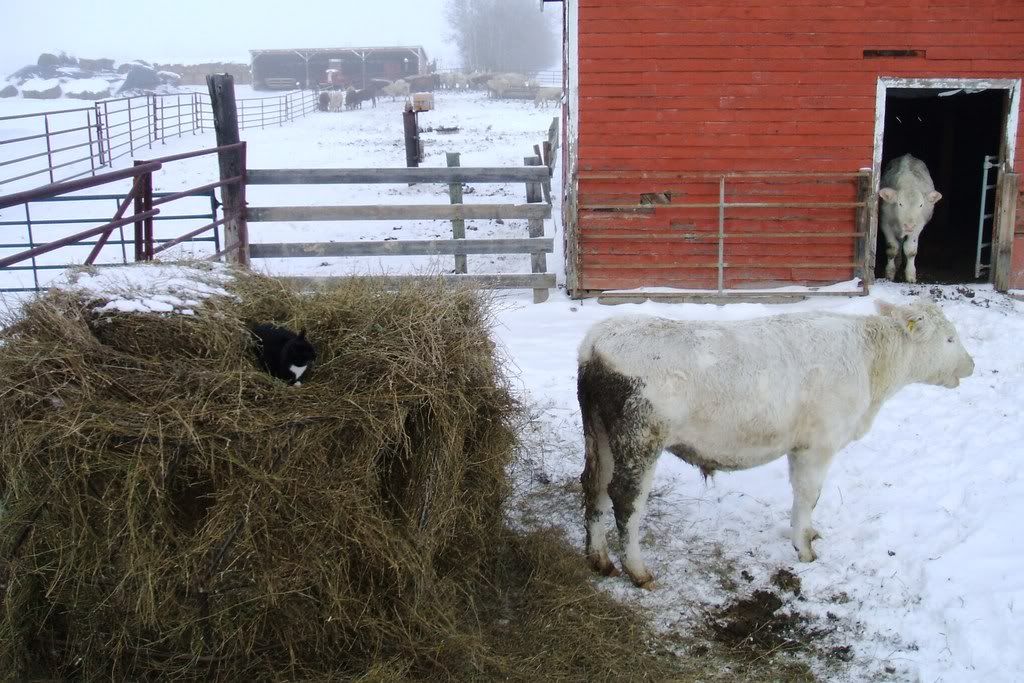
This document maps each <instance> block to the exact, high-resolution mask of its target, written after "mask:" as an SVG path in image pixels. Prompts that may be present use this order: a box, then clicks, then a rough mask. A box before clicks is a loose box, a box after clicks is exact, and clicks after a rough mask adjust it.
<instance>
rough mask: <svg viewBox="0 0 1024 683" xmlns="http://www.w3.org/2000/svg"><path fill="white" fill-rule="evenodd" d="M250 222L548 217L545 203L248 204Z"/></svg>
mask: <svg viewBox="0 0 1024 683" xmlns="http://www.w3.org/2000/svg"><path fill="white" fill-rule="evenodd" d="M246 215H247V217H248V221H249V222H250V223H260V222H268V221H390V220H445V221H450V220H453V219H462V220H495V219H499V218H500V219H502V220H505V219H512V220H514V219H517V218H526V219H544V218H550V217H551V206H550V205H549V204H405V205H397V204H396V205H391V204H366V205H362V206H357V205H351V206H250V207H249V208H248V209H247V213H246Z"/></svg>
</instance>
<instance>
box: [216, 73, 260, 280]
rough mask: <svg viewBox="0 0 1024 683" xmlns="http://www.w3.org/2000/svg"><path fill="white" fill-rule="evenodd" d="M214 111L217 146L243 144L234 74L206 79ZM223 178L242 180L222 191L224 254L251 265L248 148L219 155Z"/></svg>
mask: <svg viewBox="0 0 1024 683" xmlns="http://www.w3.org/2000/svg"><path fill="white" fill-rule="evenodd" d="M206 86H207V88H209V90H210V106H211V108H212V109H213V127H214V130H215V131H216V134H217V146H218V147H223V146H225V145H233V144H235V143H237V142H240V140H239V136H238V111H237V109H236V105H235V78H234V76H232V75H230V74H210V75H209V76H207V77H206ZM217 159H218V162H219V164H220V179H221V180H230V179H231V178H235V177H238V178H240V179H239V180H238V181H237V182H234V183H229V184H227V185H224V186H222V187H221V188H220V196H221V205H222V210H223V211H224V251H225V253H226V255H227V258H228V261H229V262H232V263H237V264H239V265H243V266H244V265H248V263H249V232H248V227H247V225H246V221H245V181H246V178H245V149H244V147H236V148H234V149H229V150H226V151H221V152H219V153H218V155H217Z"/></svg>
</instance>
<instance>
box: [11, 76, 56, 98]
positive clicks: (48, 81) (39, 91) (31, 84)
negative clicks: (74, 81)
mask: <svg viewBox="0 0 1024 683" xmlns="http://www.w3.org/2000/svg"><path fill="white" fill-rule="evenodd" d="M21 94H22V96H23V97H28V98H30V99H34V100H55V99H57V98H58V97H60V95H61V88H60V81H59V80H57V79H56V78H30V79H28V80H27V81H25V82H24V83H22V84H21Z"/></svg>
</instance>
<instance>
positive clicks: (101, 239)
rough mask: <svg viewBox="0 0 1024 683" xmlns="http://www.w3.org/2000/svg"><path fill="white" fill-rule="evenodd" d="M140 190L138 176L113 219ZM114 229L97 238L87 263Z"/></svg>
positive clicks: (86, 261) (87, 262)
mask: <svg viewBox="0 0 1024 683" xmlns="http://www.w3.org/2000/svg"><path fill="white" fill-rule="evenodd" d="M138 191H139V179H138V178H136V179H135V181H134V182H133V183H132V189H131V191H129V192H128V196H126V197H125V198H124V201H123V202H121V205H120V206H118V207H117V211H115V212H114V218H113V220H115V221H116V220H118V219H120V218H121V217H122V216H124V212H125V211H126V210H127V209H128V204H129V202H131V201H132V200H133V199H134V198H135V195H136V193H138ZM26 206H27V205H26ZM113 231H114V229H113V228H111V229H110V230H107V231H106V232H105V233H103V234H102V235H100V237H99V239H98V240H96V246H94V247H93V248H92V251H90V252H89V256H88V257H87V258H86V259H85V265H87V266H91V265H92V264H93V263H94V262H95V261H96V257H97V256H99V254H100V250H101V249H103V245H105V244H106V243H107V240H108V239H109V238H110V233H111V232H113Z"/></svg>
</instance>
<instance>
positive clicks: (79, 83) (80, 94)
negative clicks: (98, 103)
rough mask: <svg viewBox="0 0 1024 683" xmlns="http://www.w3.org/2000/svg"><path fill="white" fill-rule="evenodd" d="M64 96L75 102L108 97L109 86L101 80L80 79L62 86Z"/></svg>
mask: <svg viewBox="0 0 1024 683" xmlns="http://www.w3.org/2000/svg"><path fill="white" fill-rule="evenodd" d="M64 94H65V95H67V96H68V97H73V98H75V99H76V100H99V99H102V98H104V97H110V84H109V83H107V81H105V80H104V79H102V78H82V79H77V80H74V81H71V82H69V83H66V84H64Z"/></svg>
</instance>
